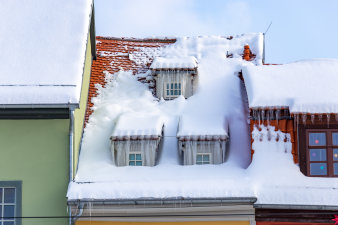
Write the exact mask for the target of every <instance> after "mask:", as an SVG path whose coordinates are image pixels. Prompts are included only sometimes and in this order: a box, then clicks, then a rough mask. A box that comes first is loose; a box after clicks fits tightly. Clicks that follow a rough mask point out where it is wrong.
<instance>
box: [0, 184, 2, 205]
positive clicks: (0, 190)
mask: <svg viewBox="0 0 338 225" xmlns="http://www.w3.org/2000/svg"><path fill="white" fill-rule="evenodd" d="M0 203H2V188H0Z"/></svg>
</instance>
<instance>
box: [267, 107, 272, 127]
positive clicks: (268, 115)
mask: <svg viewBox="0 0 338 225" xmlns="http://www.w3.org/2000/svg"><path fill="white" fill-rule="evenodd" d="M270 111H271V110H268V111H266V120H267V122H268V126H270V119H271V118H270Z"/></svg>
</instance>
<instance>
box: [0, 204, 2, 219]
mask: <svg viewBox="0 0 338 225" xmlns="http://www.w3.org/2000/svg"><path fill="white" fill-rule="evenodd" d="M0 217H2V205H0Z"/></svg>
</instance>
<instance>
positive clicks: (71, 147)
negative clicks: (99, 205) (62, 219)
mask: <svg viewBox="0 0 338 225" xmlns="http://www.w3.org/2000/svg"><path fill="white" fill-rule="evenodd" d="M74 110H75V108H74V107H69V123H70V124H69V182H71V181H73V167H74V165H73V158H74V156H73V151H74V134H73V132H74ZM82 208H83V207H82ZM82 211H83V210H82ZM82 211H81V214H82ZM72 224H73V219H72V210H71V208H70V209H69V225H72ZM74 224H75V223H74Z"/></svg>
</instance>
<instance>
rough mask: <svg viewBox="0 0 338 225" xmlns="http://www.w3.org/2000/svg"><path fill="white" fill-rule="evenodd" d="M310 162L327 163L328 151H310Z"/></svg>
mask: <svg viewBox="0 0 338 225" xmlns="http://www.w3.org/2000/svg"><path fill="white" fill-rule="evenodd" d="M310 161H326V149H310Z"/></svg>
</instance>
